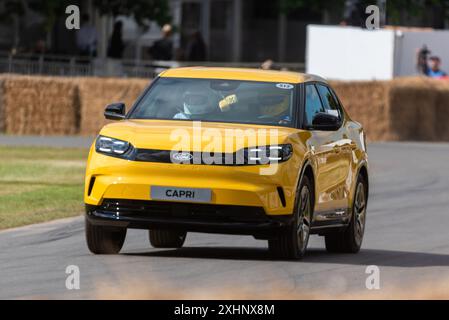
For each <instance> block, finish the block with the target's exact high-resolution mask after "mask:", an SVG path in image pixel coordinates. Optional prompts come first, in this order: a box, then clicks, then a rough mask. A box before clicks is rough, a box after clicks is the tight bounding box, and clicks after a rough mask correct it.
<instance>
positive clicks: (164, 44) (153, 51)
mask: <svg viewBox="0 0 449 320" xmlns="http://www.w3.org/2000/svg"><path fill="white" fill-rule="evenodd" d="M171 33H172V27H171V25H169V24H166V25H164V26H163V27H162V38H161V39H159V40H157V41H155V42H154V44H153V45H152V46H151V47H150V49H149V52H150V55H151V57H152V58H153V59H154V60H171V59H172V57H173V41H172V39H171Z"/></svg>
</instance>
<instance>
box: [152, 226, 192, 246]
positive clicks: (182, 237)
mask: <svg viewBox="0 0 449 320" xmlns="http://www.w3.org/2000/svg"><path fill="white" fill-rule="evenodd" d="M186 236H187V232H183V231H176V230H150V231H149V239H150V243H151V245H152V246H153V247H154V248H181V247H182V245H183V244H184V242H185V241H186Z"/></svg>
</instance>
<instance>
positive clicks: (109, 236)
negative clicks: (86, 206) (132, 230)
mask: <svg viewBox="0 0 449 320" xmlns="http://www.w3.org/2000/svg"><path fill="white" fill-rule="evenodd" d="M85 233H86V241H87V247H88V248H89V250H90V252H92V253H95V254H117V253H119V252H120V250H121V249H122V247H123V243H124V242H125V238H126V228H116V227H105V226H96V225H93V224H92V223H90V222H89V220H87V219H85Z"/></svg>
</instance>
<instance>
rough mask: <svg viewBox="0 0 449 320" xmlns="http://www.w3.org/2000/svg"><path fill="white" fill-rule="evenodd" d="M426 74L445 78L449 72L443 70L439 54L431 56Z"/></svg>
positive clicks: (431, 76)
mask: <svg viewBox="0 0 449 320" xmlns="http://www.w3.org/2000/svg"><path fill="white" fill-rule="evenodd" d="M426 76H428V77H430V78H437V79H438V78H445V77H447V73H446V72H444V71H443V70H441V59H440V57H437V56H432V57H430V58H429V68H428V69H427V73H426Z"/></svg>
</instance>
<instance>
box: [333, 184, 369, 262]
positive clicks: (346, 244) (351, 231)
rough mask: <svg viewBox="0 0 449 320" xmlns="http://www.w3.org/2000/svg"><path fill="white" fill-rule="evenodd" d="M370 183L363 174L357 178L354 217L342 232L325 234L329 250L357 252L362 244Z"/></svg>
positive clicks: (353, 207)
mask: <svg viewBox="0 0 449 320" xmlns="http://www.w3.org/2000/svg"><path fill="white" fill-rule="evenodd" d="M367 190H368V185H367V183H366V181H365V179H364V178H363V177H362V176H359V177H358V179H357V184H356V189H355V196H354V202H353V206H352V217H351V222H350V224H349V226H348V227H347V228H346V229H345V230H344V231H342V232H336V233H330V234H328V235H326V236H325V243H326V250H327V251H328V252H345V253H357V252H359V251H360V247H361V246H362V241H363V235H364V233H365V221H366V205H367V201H368V194H367Z"/></svg>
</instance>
